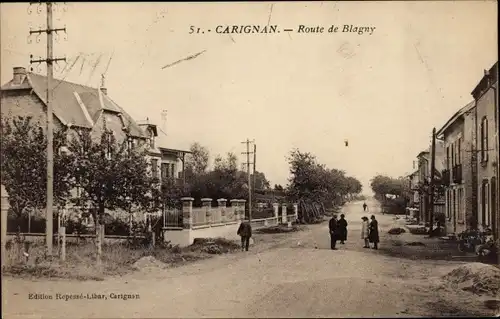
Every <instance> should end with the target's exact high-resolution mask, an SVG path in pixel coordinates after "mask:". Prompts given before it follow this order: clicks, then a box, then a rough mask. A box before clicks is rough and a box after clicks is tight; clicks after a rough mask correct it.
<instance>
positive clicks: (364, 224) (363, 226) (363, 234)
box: [361, 216, 370, 248]
mask: <svg viewBox="0 0 500 319" xmlns="http://www.w3.org/2000/svg"><path fill="white" fill-rule="evenodd" d="M361 219H362V220H363V222H362V223H361V239H363V240H364V241H365V245H364V246H363V248H370V243H369V239H368V236H369V235H370V232H369V229H368V228H369V226H370V224H369V222H368V217H366V216H363V217H362V218H361Z"/></svg>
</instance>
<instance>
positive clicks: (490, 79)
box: [471, 61, 498, 99]
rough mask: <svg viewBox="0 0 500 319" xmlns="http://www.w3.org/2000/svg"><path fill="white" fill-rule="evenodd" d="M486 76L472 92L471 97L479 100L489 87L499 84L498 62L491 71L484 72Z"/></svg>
mask: <svg viewBox="0 0 500 319" xmlns="http://www.w3.org/2000/svg"><path fill="white" fill-rule="evenodd" d="M484 71H485V74H484V75H483V77H482V78H481V80H480V81H479V83H478V84H477V85H476V86H475V87H474V90H472V92H471V95H472V96H473V97H474V98H475V99H477V98H479V96H480V95H481V92H483V91H484V90H485V89H487V88H488V85H491V84H494V83H496V82H498V61H496V62H495V63H494V64H493V66H492V67H491V68H490V69H489V70H484Z"/></svg>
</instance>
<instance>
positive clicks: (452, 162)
mask: <svg viewBox="0 0 500 319" xmlns="http://www.w3.org/2000/svg"><path fill="white" fill-rule="evenodd" d="M474 109H475V102H474V101H472V102H470V103H468V104H467V105H466V106H464V107H462V108H461V109H460V110H458V111H457V112H456V113H455V114H454V115H453V116H452V117H451V118H450V119H449V120H448V121H447V122H446V123H445V124H444V125H443V127H442V128H441V129H440V130H438V131H437V132H436V138H438V139H441V140H442V141H444V147H445V150H446V158H445V167H444V169H443V171H442V177H443V179H442V183H443V185H444V187H445V212H446V230H447V233H455V234H456V233H460V232H462V231H464V230H465V229H466V228H467V227H470V226H471V222H470V221H471V220H472V214H473V212H474V211H475V203H474V201H473V200H472V199H473V198H474V187H475V184H474V182H473V181H474V178H473V172H474V170H473V162H472V151H473V150H474V144H473V142H474V129H475V126H474V124H475V117H474Z"/></svg>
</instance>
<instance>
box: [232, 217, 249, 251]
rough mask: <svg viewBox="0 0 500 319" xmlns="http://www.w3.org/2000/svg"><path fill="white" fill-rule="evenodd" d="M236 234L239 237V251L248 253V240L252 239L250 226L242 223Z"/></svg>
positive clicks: (247, 223) (244, 222)
mask: <svg viewBox="0 0 500 319" xmlns="http://www.w3.org/2000/svg"><path fill="white" fill-rule="evenodd" d="M236 234H237V235H239V236H240V237H241V251H243V250H246V251H248V247H249V246H250V238H251V237H252V226H251V225H250V223H249V222H247V221H242V222H241V224H240V227H239V228H238V232H237V233H236Z"/></svg>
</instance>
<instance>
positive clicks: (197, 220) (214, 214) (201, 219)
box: [193, 207, 236, 227]
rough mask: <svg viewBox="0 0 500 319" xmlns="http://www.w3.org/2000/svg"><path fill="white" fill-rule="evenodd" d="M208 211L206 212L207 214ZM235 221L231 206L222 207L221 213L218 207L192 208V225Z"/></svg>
mask: <svg viewBox="0 0 500 319" xmlns="http://www.w3.org/2000/svg"><path fill="white" fill-rule="evenodd" d="M207 211H208V214H207ZM235 221H236V214H235V213H234V210H233V209H232V208H231V207H227V208H225V209H224V214H222V211H221V209H219V208H207V207H196V208H193V226H195V227H196V226H203V225H210V224H224V223H231V222H235Z"/></svg>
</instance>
